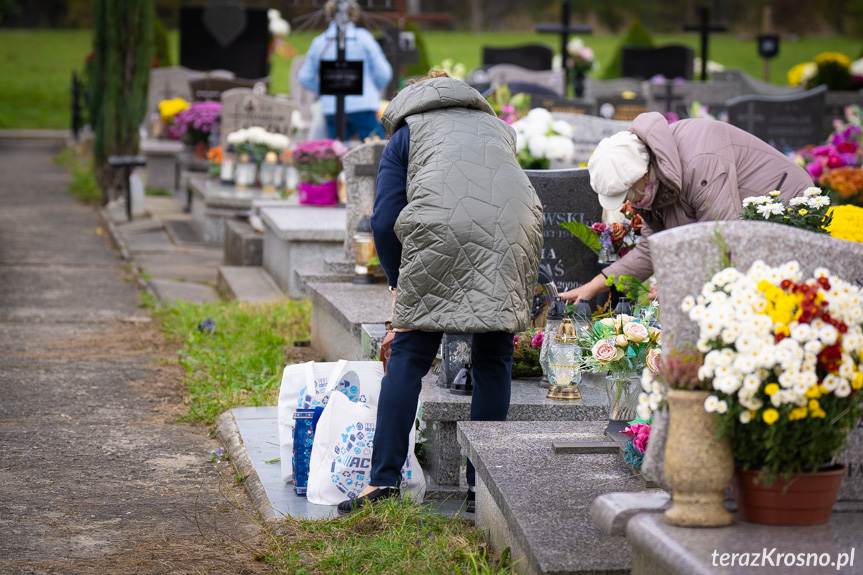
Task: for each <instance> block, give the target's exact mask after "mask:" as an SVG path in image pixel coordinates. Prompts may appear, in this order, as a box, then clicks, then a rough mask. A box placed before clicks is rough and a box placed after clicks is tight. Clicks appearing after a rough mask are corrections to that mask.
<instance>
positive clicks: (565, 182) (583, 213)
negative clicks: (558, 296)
mask: <svg viewBox="0 0 863 575" xmlns="http://www.w3.org/2000/svg"><path fill="white" fill-rule="evenodd" d="M525 173H526V174H527V177H528V178H529V179H530V183H531V184H533V187H534V188H535V189H536V193H537V195H538V196H539V199H540V201H541V202H542V208H543V232H542V233H543V237H544V238H545V241H544V243H543V247H542V263H547V264H548V265H549V267H550V268H551V275H552V279H553V280H554V282H555V284H556V285H557V289H558V291H561V292H563V291H567V290H569V289H572V288H574V287H576V286H579V285H582V284H584V283H586V282H588V281H590V280H592V279H593V278H594V277H595V276H596V274H597V267H596V254H594V253H593V252H592V251H591V250H590V249H589V248H588V247H587V246H585V245H584V244H582V243H581V242H580V241H579V240H578V239H576V237H575V236H573V235H572V234H571V233H569V232H568V231H566V230H564V229H563V228H561V227H560V225H559V224H562V223H564V222H581V223H584V224H587V225H592V224H594V223H595V222H598V221H600V220H601V219H602V207H601V206H600V205H599V201H598V200H597V199H596V193H595V192H594V191H593V190H592V189H591V187H590V175H589V174H588V173H587V168H571V169H564V170H525Z"/></svg>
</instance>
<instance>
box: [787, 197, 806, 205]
mask: <svg viewBox="0 0 863 575" xmlns="http://www.w3.org/2000/svg"><path fill="white" fill-rule="evenodd" d="M808 202H809V200H808V199H806V198H804V197H800V196H798V197H796V198H791V199H790V200H788V205H789V206H799V205H801V204H804V205H808Z"/></svg>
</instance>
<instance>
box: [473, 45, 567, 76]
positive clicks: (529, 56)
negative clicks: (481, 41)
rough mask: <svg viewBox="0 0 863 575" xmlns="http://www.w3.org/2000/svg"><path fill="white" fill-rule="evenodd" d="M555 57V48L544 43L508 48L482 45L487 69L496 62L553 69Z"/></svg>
mask: <svg viewBox="0 0 863 575" xmlns="http://www.w3.org/2000/svg"><path fill="white" fill-rule="evenodd" d="M553 57H554V50H552V49H551V48H549V47H548V46H543V45H542V44H527V45H525V46H509V47H506V48H495V47H493V46H483V47H482V65H483V67H484V68H486V69H487V68H488V67H489V66H494V65H495V64H514V65H516V66H521V67H522V68H527V69H528V70H551V61H552V59H553Z"/></svg>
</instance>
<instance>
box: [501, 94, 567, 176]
mask: <svg viewBox="0 0 863 575" xmlns="http://www.w3.org/2000/svg"><path fill="white" fill-rule="evenodd" d="M512 127H513V128H514V129H515V133H516V144H515V149H516V153H517V154H518V160H519V164H521V166H522V167H523V168H525V169H548V167H549V165H550V163H551V160H557V161H561V162H564V163H569V162H571V161H572V158H573V155H574V154H575V144H574V143H573V141H572V134H573V131H574V129H573V127H572V125H570V124H569V123H567V122H564V121H562V120H555V119H554V117H553V116H552V115H551V112H549V111H548V110H546V109H544V108H534V109H532V110H531V111H530V112H528V113H527V115H526V116H524V117H523V118H521V119H519V120H516V121H515V122H514V123H513V124H512Z"/></svg>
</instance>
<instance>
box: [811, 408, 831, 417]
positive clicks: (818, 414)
mask: <svg viewBox="0 0 863 575" xmlns="http://www.w3.org/2000/svg"><path fill="white" fill-rule="evenodd" d="M809 417H814V418H818V419H824V418H825V417H827V412H826V411H824V410H823V409H819V410H817V411H813V412H812V413H810V414H809Z"/></svg>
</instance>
